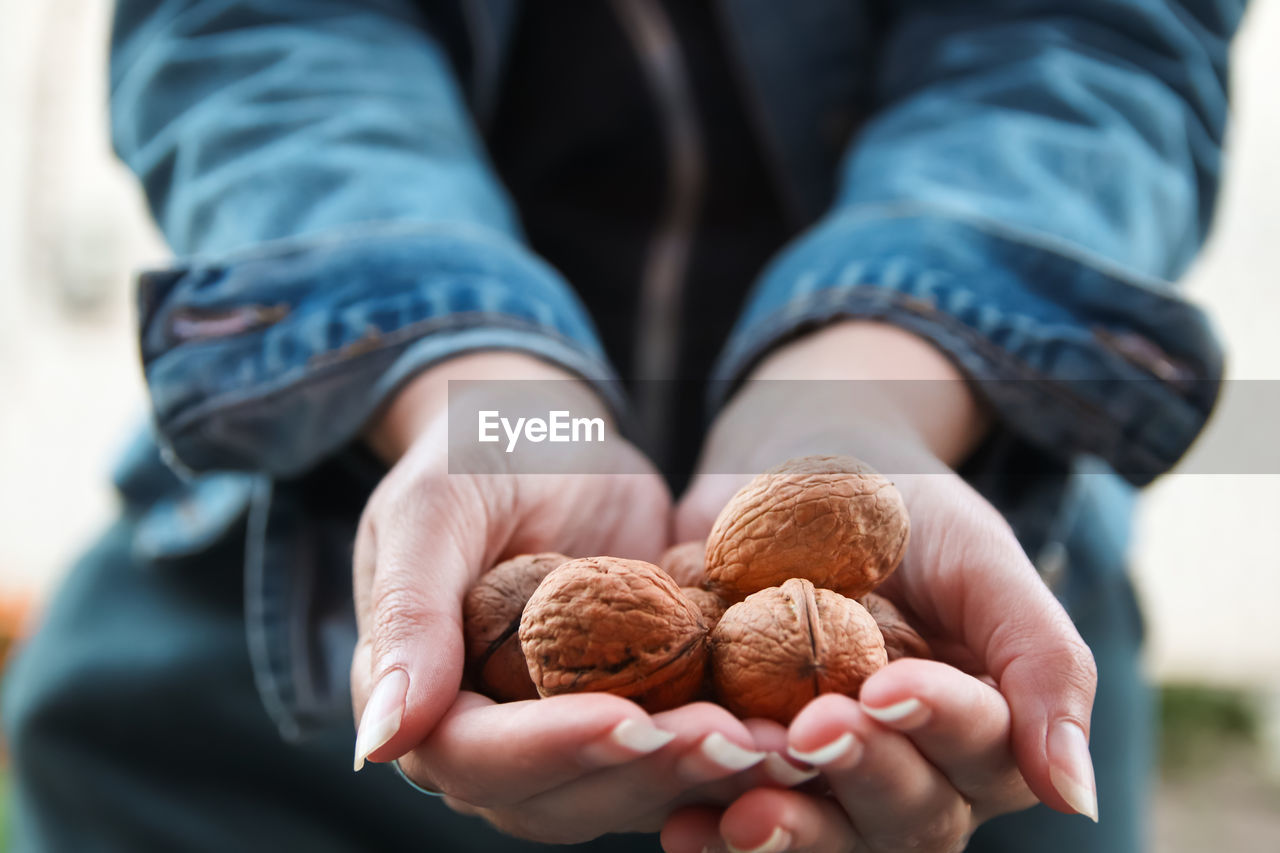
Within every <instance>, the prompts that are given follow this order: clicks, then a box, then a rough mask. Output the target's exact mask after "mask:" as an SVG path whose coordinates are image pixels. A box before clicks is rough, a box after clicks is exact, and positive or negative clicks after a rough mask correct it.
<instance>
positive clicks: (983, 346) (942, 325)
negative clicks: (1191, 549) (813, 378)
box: [713, 207, 1222, 485]
mask: <svg viewBox="0 0 1280 853" xmlns="http://www.w3.org/2000/svg"><path fill="white" fill-rule="evenodd" d="M1169 288H1170V285H1168V284H1167V283H1165V282H1160V281H1157V280H1151V279H1144V278H1142V277H1140V276H1136V275H1134V274H1132V273H1129V272H1126V271H1124V270H1121V269H1119V268H1116V267H1115V266H1114V265H1109V264H1107V262H1106V261H1105V260H1103V259H1099V258H1096V257H1092V256H1089V255H1087V254H1086V253H1085V252H1083V251H1082V250H1080V249H1078V248H1077V247H1074V246H1072V245H1069V244H1065V243H1059V242H1055V241H1053V240H1051V239H1049V238H1045V237H1042V236H1039V235H1034V234H1027V233H1019V232H1016V231H1012V230H1010V229H1008V228H1006V227H1002V226H999V225H996V224H993V223H989V222H984V221H978V220H970V219H961V218H956V217H953V216H947V215H941V214H938V213H937V212H933V211H922V210H919V209H910V210H908V209H889V208H881V207H875V208H856V209H850V210H846V211H842V212H840V213H838V214H835V215H833V216H830V217H828V218H827V219H826V220H824V221H823V222H822V223H820V224H819V225H818V226H816V227H815V228H814V229H812V230H811V231H810V232H808V233H807V234H806V235H804V236H803V237H801V238H800V239H799V240H798V241H797V242H796V243H794V244H793V245H792V246H791V247H790V248H789V249H788V250H787V251H785V252H784V253H783V254H782V255H781V256H780V257H779V258H778V259H776V260H775V261H774V262H773V263H772V264H771V265H770V267H769V268H768V269H767V270H766V271H765V273H764V275H763V276H762V278H761V280H760V282H759V284H758V285H757V286H756V290H755V292H754V293H753V295H752V297H751V299H750V300H749V302H748V307H747V310H746V311H745V313H744V314H743V317H742V318H741V320H740V321H739V323H738V325H737V327H736V328H735V329H734V332H733V334H732V335H731V336H730V340H729V343H728V345H727V346H726V349H725V352H724V353H723V355H722V356H721V359H720V361H719V363H718V365H717V367H716V370H715V374H714V378H715V379H716V380H717V381H716V382H714V383H713V387H715V388H716V389H718V393H719V395H720V399H717V400H713V404H715V405H719V404H721V403H723V398H724V397H725V396H727V394H728V393H729V392H730V391H731V390H732V389H733V388H734V387H735V386H736V384H737V383H738V382H740V381H741V380H742V379H744V378H746V376H747V375H748V373H749V372H750V370H751V368H752V367H753V366H754V365H755V364H756V363H757V362H758V361H759V360H760V359H761V358H762V357H763V356H764V355H765V354H767V353H768V352H769V351H770V350H772V349H773V348H774V347H776V346H778V345H779V344H781V343H783V342H785V341H787V340H789V339H791V338H794V337H796V336H797V335H800V334H803V333H804V332H806V331H809V330H812V329H814V328H816V327H818V326H821V325H825V324H828V323H831V322H833V321H836V320H841V319H850V318H864V319H875V320H880V321H884V322H888V323H891V324H894V325H897V326H899V327H901V328H904V329H907V330H909V331H912V332H914V333H916V334H919V335H921V336H922V337H924V338H927V339H928V340H930V341H931V342H932V343H933V344H934V345H935V346H937V347H938V348H939V349H941V350H942V351H943V352H944V353H945V354H946V355H947V356H948V357H949V358H950V359H952V361H953V362H954V363H955V364H956V365H957V366H958V367H959V369H960V370H961V371H962V372H963V373H964V374H965V375H966V376H967V377H968V379H969V381H970V382H971V384H972V385H973V387H974V388H975V389H976V391H977V393H978V394H979V395H980V396H981V397H983V398H985V399H986V401H987V402H988V403H989V404H990V405H991V407H992V409H993V411H994V412H995V414H996V416H997V417H998V419H999V420H1000V421H1001V422H1002V424H1003V425H1004V426H1005V427H1006V428H1008V429H1010V430H1012V431H1013V432H1015V433H1017V434H1018V435H1020V436H1022V437H1023V438H1025V439H1026V440H1028V441H1029V442H1031V443H1032V444H1033V445H1035V446H1037V447H1040V448H1041V449H1043V450H1045V451H1047V452H1049V453H1051V454H1053V455H1055V456H1057V457H1059V458H1062V459H1069V458H1071V457H1075V456H1077V455H1079V454H1081V453H1084V454H1090V455H1095V456H1098V457H1100V458H1102V459H1103V460H1104V461H1106V462H1107V463H1109V464H1110V465H1111V466H1112V467H1113V468H1114V469H1115V470H1116V471H1118V472H1120V473H1121V474H1123V475H1124V476H1125V477H1126V478H1127V479H1129V480H1130V481H1131V482H1133V483H1135V484H1138V485H1142V484H1145V483H1147V482H1149V481H1150V480H1152V479H1153V478H1154V477H1156V476H1158V475H1159V474H1161V473H1163V472H1165V471H1167V470H1168V469H1169V468H1170V467H1172V465H1173V464H1174V463H1175V462H1176V461H1177V460H1178V459H1179V457H1181V456H1182V454H1183V453H1185V451H1186V450H1187V448H1188V447H1189V446H1190V445H1191V442H1192V441H1193V440H1194V439H1195V437H1196V435H1197V434H1198V433H1199V431H1200V430H1201V428H1202V427H1203V426H1204V423H1205V421H1206V420H1207V418H1208V416H1209V412H1210V410H1211V409H1212V407H1213V404H1214V402H1215V400H1216V398H1217V393H1218V388H1219V385H1220V383H1221V376H1222V354H1221V352H1220V350H1219V349H1218V346H1217V343H1216V341H1215V338H1214V336H1213V334H1212V331H1211V329H1210V328H1209V325H1208V323H1207V321H1206V319H1205V317H1204V316H1203V314H1202V313H1201V312H1200V311H1199V310H1198V309H1196V308H1195V307H1193V306H1192V305H1190V304H1188V303H1187V302H1185V301H1182V300H1181V299H1178V298H1177V297H1176V296H1174V295H1173V294H1172V293H1170V292H1169Z"/></svg>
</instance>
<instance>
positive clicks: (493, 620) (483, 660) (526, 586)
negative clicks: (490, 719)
mask: <svg viewBox="0 0 1280 853" xmlns="http://www.w3.org/2000/svg"><path fill="white" fill-rule="evenodd" d="M568 560H569V558H568V557H566V556H565V555H564V554H556V553H554V552H546V553H543V554H521V555H520V556H518V557H512V558H511V559H510V560H506V561H504V562H501V563H499V564H498V565H496V566H494V567H493V568H492V569H490V570H489V571H487V572H485V573H484V575H482V576H481V578H480V580H479V582H478V583H476V585H475V586H474V587H472V588H471V591H470V592H468V593H467V597H466V598H465V599H464V600H463V602H462V618H463V625H464V629H463V630H464V633H465V636H466V642H467V668H468V669H469V671H470V672H471V677H472V680H473V681H474V682H475V685H476V687H477V688H478V689H479V690H481V691H482V692H483V693H485V694H487V695H488V696H490V697H492V698H494V699H497V700H498V701H500V702H511V701H515V700H517V699H537V698H538V691H537V689H536V688H535V687H534V686H533V679H531V678H530V677H529V667H528V666H527V665H526V664H525V662H524V653H523V652H522V651H521V650H520V638H519V636H517V632H518V631H519V630H520V616H521V614H522V613H523V612H524V605H525V602H527V601H528V600H529V596H531V595H533V591H534V590H535V589H537V588H538V584H540V583H542V579H543V578H545V577H546V576H547V574H548V573H549V572H550V571H551V570H552V569H554V568H555V567H556V566H558V565H560V564H561V563H564V562H567V561H568Z"/></svg>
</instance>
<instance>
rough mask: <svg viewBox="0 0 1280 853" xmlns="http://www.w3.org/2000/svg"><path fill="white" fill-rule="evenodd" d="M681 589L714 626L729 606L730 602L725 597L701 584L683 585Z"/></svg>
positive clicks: (709, 623)
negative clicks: (704, 587)
mask: <svg viewBox="0 0 1280 853" xmlns="http://www.w3.org/2000/svg"><path fill="white" fill-rule="evenodd" d="M680 591H681V592H683V593H684V594H685V597H686V598H688V599H689V600H690V601H692V602H693V603H694V604H695V605H697V607H698V609H699V610H701V611H702V618H703V619H705V620H706V622H707V625H708V626H714V625H715V624H716V623H717V622H719V621H720V617H721V616H723V615H724V611H725V610H726V609H727V608H728V607H729V603H728V602H727V601H725V600H724V599H723V598H721V597H720V596H718V595H716V594H715V593H714V592H712V591H711V590H709V589H703V588H702V587H700V586H682V587H680Z"/></svg>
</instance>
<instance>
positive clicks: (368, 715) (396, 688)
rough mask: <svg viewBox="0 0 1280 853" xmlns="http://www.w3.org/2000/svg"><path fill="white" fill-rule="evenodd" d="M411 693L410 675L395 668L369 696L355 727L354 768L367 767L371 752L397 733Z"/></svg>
mask: <svg viewBox="0 0 1280 853" xmlns="http://www.w3.org/2000/svg"><path fill="white" fill-rule="evenodd" d="M408 693H409V674H408V673H407V672H405V671H404V670H403V669H393V670H390V671H389V672H387V674H386V675H384V676H382V680H381V681H379V682H378V683H377V684H376V685H375V686H374V688H373V693H372V694H370V696H369V704H367V705H365V706H364V713H363V714H361V715H360V725H359V726H358V727H357V728H356V758H355V765H354V767H355V769H356V770H359V769H360V768H361V767H364V761H365V759H366V758H368V757H369V754H370V753H372V752H375V751H376V750H377V749H378V748H379V747H381V746H382V745H383V744H385V743H386V742H387V741H389V740H391V739H392V738H393V737H395V736H396V732H398V731H400V722H401V720H403V719H404V704H405V697H406V696H407V695H408Z"/></svg>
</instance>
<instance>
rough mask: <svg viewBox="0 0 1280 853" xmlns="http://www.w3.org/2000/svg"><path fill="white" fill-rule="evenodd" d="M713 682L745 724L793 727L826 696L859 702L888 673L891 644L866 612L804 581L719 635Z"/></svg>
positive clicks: (765, 597) (758, 601) (741, 605)
mask: <svg viewBox="0 0 1280 853" xmlns="http://www.w3.org/2000/svg"><path fill="white" fill-rule="evenodd" d="M711 654H712V679H713V681H714V684H715V689H716V693H717V694H718V696H719V698H720V701H721V702H722V703H723V704H724V705H725V707H727V708H728V709H729V710H731V711H733V712H734V713H735V714H737V715H738V716H739V717H744V718H746V717H764V718H767V719H770V720H777V721H778V722H779V723H782V724H783V725H786V724H788V723H790V722H791V719H792V718H793V717H794V716H795V715H796V714H797V713H799V711H800V709H801V708H803V707H804V706H805V705H806V704H808V702H809V701H810V700H811V699H813V698H814V697H815V696H817V695H818V694H820V693H844V694H846V695H848V696H854V697H856V696H857V695H858V690H859V689H860V688H861V687H862V682H863V681H865V680H866V679H867V677H868V676H870V675H871V674H872V673H873V672H875V671H876V670H878V669H880V667H882V666H884V665H885V664H886V663H887V662H888V660H887V658H886V656H885V650H884V639H883V638H882V637H881V636H880V629H879V628H877V627H876V622H875V620H874V619H872V618H871V614H870V613H868V612H867V611H866V608H864V607H863V606H862V605H861V604H859V603H858V602H856V601H854V600H853V599H851V598H845V597H844V596H842V595H840V594H839V593H835V592H832V591H831V590H827V589H818V588H816V587H815V586H814V585H813V584H812V583H810V582H809V581H808V580H805V579H804V578H794V579H792V580H789V581H787V582H786V583H784V584H783V585H782V586H780V587H773V588H770V589H766V590H762V591H760V592H757V593H754V594H753V595H749V596H747V598H746V600H745V601H740V602H738V603H737V604H735V605H733V606H732V607H730V608H729V609H728V610H726V611H725V614H724V616H723V617H721V619H720V622H719V624H717V625H716V627H715V629H714V630H713V631H712V632H711Z"/></svg>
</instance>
